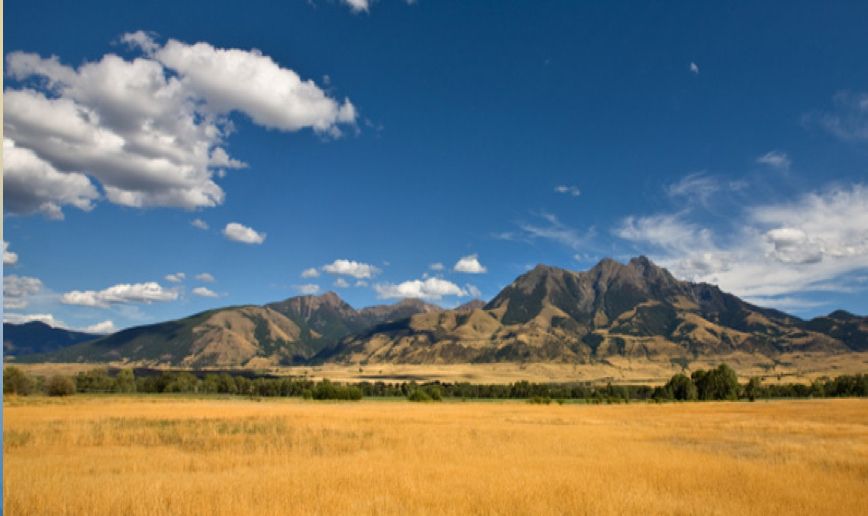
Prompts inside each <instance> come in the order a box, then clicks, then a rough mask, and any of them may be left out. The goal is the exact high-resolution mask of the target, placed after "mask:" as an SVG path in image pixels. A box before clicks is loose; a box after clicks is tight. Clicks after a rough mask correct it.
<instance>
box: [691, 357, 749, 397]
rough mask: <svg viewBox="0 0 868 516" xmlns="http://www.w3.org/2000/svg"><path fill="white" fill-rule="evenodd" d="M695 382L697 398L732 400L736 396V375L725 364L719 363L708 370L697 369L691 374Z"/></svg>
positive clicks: (737, 387) (737, 386)
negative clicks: (714, 367)
mask: <svg viewBox="0 0 868 516" xmlns="http://www.w3.org/2000/svg"><path fill="white" fill-rule="evenodd" d="M691 379H692V380H693V383H695V384H696V389H697V390H698V394H699V399H702V400H734V399H737V398H738V390H739V385H738V376H737V375H736V374H735V371H733V369H732V368H731V367H729V366H728V365H726V364H720V365H719V366H717V368H716V369H712V370H710V371H703V370H698V371H694V372H693V374H692V375H691Z"/></svg>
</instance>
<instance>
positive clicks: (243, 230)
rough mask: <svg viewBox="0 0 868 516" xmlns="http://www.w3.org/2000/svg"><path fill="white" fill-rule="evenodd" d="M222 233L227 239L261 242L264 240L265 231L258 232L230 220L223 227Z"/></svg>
mask: <svg viewBox="0 0 868 516" xmlns="http://www.w3.org/2000/svg"><path fill="white" fill-rule="evenodd" d="M223 234H224V235H226V238H228V239H229V240H234V241H235V242H241V243H244V244H261V243H263V242H265V236H266V235H265V233H259V232H257V231H256V230H255V229H253V228H250V227H247V226H245V225H243V224H239V223H237V222H230V223H229V224H226V227H225V228H223Z"/></svg>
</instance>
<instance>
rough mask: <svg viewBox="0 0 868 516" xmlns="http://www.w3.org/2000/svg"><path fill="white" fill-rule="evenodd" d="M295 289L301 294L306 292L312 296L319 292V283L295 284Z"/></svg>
mask: <svg viewBox="0 0 868 516" xmlns="http://www.w3.org/2000/svg"><path fill="white" fill-rule="evenodd" d="M294 288H295V290H297V291H298V292H299V294H304V295H306V296H312V295H314V294H316V293H317V292H319V285H317V284H316V283H307V284H305V285H295V287H294Z"/></svg>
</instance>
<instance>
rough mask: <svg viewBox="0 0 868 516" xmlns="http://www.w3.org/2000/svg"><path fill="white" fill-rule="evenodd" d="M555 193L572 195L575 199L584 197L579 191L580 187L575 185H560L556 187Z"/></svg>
mask: <svg viewBox="0 0 868 516" xmlns="http://www.w3.org/2000/svg"><path fill="white" fill-rule="evenodd" d="M555 192H557V193H560V194H567V195H571V196H573V197H578V196H580V195H582V191H581V190H579V187H578V186H573V185H558V186H556V187H555Z"/></svg>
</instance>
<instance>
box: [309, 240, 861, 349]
mask: <svg viewBox="0 0 868 516" xmlns="http://www.w3.org/2000/svg"><path fill="white" fill-rule="evenodd" d="M848 324H850V326H846V328H850V329H851V327H852V324H853V323H852V322H849V323H848ZM818 328H819V326H818V325H815V326H814V327H811V326H806V325H805V324H804V322H803V321H801V320H800V319H798V318H795V317H792V316H790V315H787V314H784V313H782V312H779V311H776V310H771V309H765V308H760V307H757V306H754V305H751V304H750V303H746V302H744V301H742V300H740V299H739V298H737V297H736V296H733V295H731V294H727V293H725V292H722V291H721V290H720V289H719V288H717V287H715V286H713V285H708V284H694V283H689V282H684V281H679V280H677V279H675V278H674V277H673V276H672V275H671V274H670V273H669V272H668V271H667V270H666V269H663V268H661V267H658V266H656V265H654V264H653V263H652V262H651V261H650V260H648V259H647V258H645V257H639V258H634V259H633V260H631V261H630V262H629V263H627V264H621V263H618V262H616V261H614V260H611V259H605V260H602V261H601V262H600V263H598V264H597V265H596V266H594V267H593V268H592V269H590V270H588V271H585V272H573V271H568V270H565V269H559V268H555V267H548V266H544V265H540V266H537V267H536V268H534V269H533V270H531V271H529V272H527V273H526V274H524V275H522V276H520V277H519V278H517V279H516V280H515V281H514V282H513V283H512V284H510V285H509V286H507V287H506V288H504V289H503V290H502V291H501V292H500V293H499V294H498V295H497V296H496V297H495V298H494V299H492V300H491V301H490V302H489V303H488V304H487V305H485V307H484V308H482V309H479V308H476V309H471V310H463V311H458V310H453V311H445V312H441V313H433V314H417V315H415V316H413V317H412V318H410V319H407V320H404V321H400V322H397V323H393V324H388V325H382V326H378V327H375V328H373V329H372V330H371V331H369V332H367V333H365V334H362V335H357V336H351V337H348V338H346V339H344V340H343V341H341V342H340V343H339V344H338V345H337V346H334V347H332V348H326V349H324V350H323V351H321V352H320V353H319V354H318V355H317V357H316V360H320V361H337V362H351V363H356V362H402V363H449V362H502V361H519V362H528V361H559V362H575V363H586V362H591V361H595V360H603V359H605V358H606V357H609V356H613V355H618V356H627V357H633V358H655V359H680V358H683V357H691V356H692V357H695V356H705V355H717V354H725V353H733V352H746V353H759V354H763V355H767V356H772V355H775V354H779V353H782V352H786V351H816V352H827V353H836V352H844V351H848V350H855V349H857V347H858V345H859V343H860V342H862V341H860V340H859V339H860V338H864V335H865V332H864V328H863V329H862V330H859V329H858V328H857V330H855V335H856V336H855V337H854V336H852V335H850V333H847V332H848V331H851V330H850V329H843V330H840V332H839V334H838V335H837V336H836V335H833V334H831V333H829V332H824V331H819V329H818ZM835 328H843V327H842V326H841V325H840V324H839V325H837V326H835ZM860 332H861V333H860ZM851 333H852V331H851ZM845 334H846V335H845ZM860 335H861V337H860Z"/></svg>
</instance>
